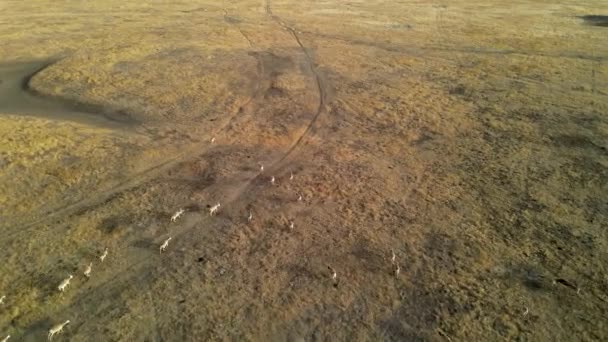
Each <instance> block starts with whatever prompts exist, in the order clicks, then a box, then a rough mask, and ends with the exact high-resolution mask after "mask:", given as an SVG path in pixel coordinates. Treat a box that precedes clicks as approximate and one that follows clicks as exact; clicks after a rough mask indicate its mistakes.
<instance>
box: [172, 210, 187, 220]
mask: <svg viewBox="0 0 608 342" xmlns="http://www.w3.org/2000/svg"><path fill="white" fill-rule="evenodd" d="M184 212H185V210H184V209H180V210H178V211H177V212H175V214H173V216H171V222H175V221H177V219H178V218H179V217H180V216H182V215H183V214H184Z"/></svg>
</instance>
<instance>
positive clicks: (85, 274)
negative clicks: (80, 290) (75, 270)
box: [84, 262, 93, 278]
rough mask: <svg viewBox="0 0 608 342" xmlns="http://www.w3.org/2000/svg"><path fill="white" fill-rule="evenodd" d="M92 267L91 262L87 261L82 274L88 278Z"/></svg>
mask: <svg viewBox="0 0 608 342" xmlns="http://www.w3.org/2000/svg"><path fill="white" fill-rule="evenodd" d="M92 268H93V263H92V262H91V263H89V265H88V266H87V268H85V269H84V276H85V277H87V278H89V277H90V276H91V269H92Z"/></svg>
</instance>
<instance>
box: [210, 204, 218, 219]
mask: <svg viewBox="0 0 608 342" xmlns="http://www.w3.org/2000/svg"><path fill="white" fill-rule="evenodd" d="M219 209H220V203H219V202H218V203H217V204H216V205H214V206H213V207H211V208H209V216H213V215H215V214H217V211H218V210H219Z"/></svg>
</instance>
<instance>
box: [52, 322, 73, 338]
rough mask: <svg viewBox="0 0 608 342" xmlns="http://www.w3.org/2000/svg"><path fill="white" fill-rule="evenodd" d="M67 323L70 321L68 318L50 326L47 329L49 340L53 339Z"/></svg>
mask: <svg viewBox="0 0 608 342" xmlns="http://www.w3.org/2000/svg"><path fill="white" fill-rule="evenodd" d="M68 323H70V320H69V319H68V320H66V321H65V322H63V323H60V324H57V325H56V326H54V327H52V328H51V329H50V330H49V341H50V340H52V339H53V336H55V335H57V334H59V333H61V332H62V331H63V327H65V326H66V325H68Z"/></svg>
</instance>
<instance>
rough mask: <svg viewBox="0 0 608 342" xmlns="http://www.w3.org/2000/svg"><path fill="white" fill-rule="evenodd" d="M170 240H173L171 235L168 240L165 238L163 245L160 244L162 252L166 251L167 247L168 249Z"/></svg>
mask: <svg viewBox="0 0 608 342" xmlns="http://www.w3.org/2000/svg"><path fill="white" fill-rule="evenodd" d="M169 241H171V237H169V238H168V239H167V240H165V242H163V244H162V245H160V252H161V253H162V252H164V251H165V249H167V246H169Z"/></svg>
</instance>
